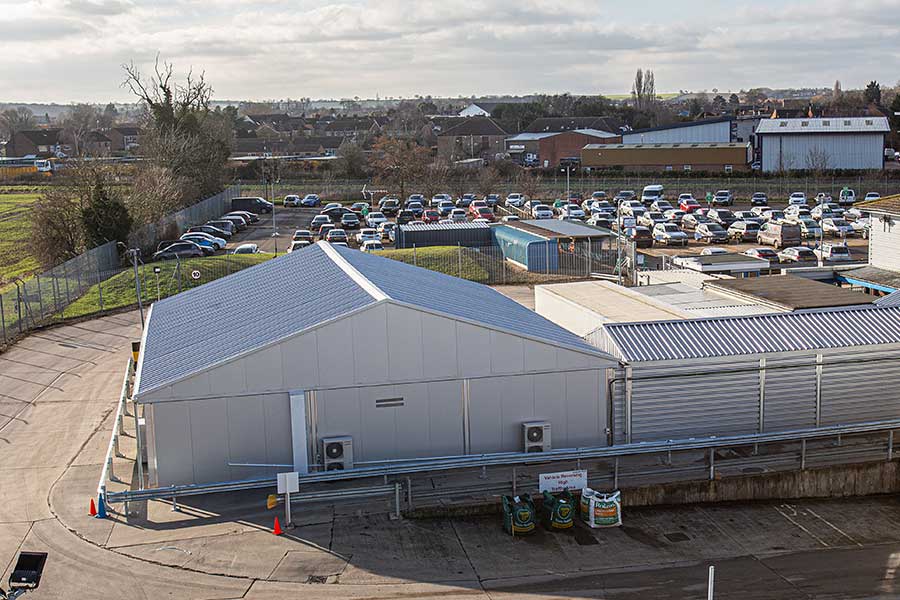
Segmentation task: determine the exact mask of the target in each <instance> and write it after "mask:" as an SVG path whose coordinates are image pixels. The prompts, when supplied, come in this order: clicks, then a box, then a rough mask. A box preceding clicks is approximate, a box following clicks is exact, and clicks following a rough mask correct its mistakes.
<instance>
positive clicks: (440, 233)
mask: <svg viewBox="0 0 900 600" xmlns="http://www.w3.org/2000/svg"><path fill="white" fill-rule="evenodd" d="M395 245H396V247H397V248H412V247H414V246H415V247H417V248H422V247H425V246H457V245H459V246H490V245H491V226H490V225H488V224H487V223H472V222H465V223H425V224H415V225H413V224H406V225H401V226H400V228H399V231H398V232H397V236H396V243H395Z"/></svg>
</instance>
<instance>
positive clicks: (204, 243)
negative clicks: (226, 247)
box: [156, 234, 217, 256]
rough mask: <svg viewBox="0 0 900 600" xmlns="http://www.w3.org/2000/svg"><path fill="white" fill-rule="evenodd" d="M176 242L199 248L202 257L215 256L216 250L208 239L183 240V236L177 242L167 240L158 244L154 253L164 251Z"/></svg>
mask: <svg viewBox="0 0 900 600" xmlns="http://www.w3.org/2000/svg"><path fill="white" fill-rule="evenodd" d="M188 235H196V234H188ZM178 242H193V243H195V244H197V245H198V246H200V250H202V251H203V256H209V255H211V254H215V252H216V250H217V248H216V245H215V244H213V243H212V242H211V241H209V240H208V239H205V238H196V239H185V238H184V236H181V238H179V239H177V240H168V241H165V242H160V243H159V244H158V245H157V246H156V251H157V252H159V251H161V250H164V249H165V248H168V247H169V246H171V245H172V244H177V243H178Z"/></svg>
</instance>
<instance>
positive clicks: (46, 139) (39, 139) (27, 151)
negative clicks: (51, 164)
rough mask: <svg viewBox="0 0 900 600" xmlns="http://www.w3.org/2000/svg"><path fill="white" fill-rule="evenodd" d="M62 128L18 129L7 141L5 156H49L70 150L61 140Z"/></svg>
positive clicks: (69, 146)
mask: <svg viewBox="0 0 900 600" xmlns="http://www.w3.org/2000/svg"><path fill="white" fill-rule="evenodd" d="M61 134H62V129H25V130H23V131H18V132H16V134H15V135H14V136H13V137H12V139H11V140H10V141H9V144H8V145H7V148H6V152H7V156H12V157H20V156H38V157H41V158H49V157H53V156H58V155H61V154H68V153H69V152H71V151H72V147H71V145H69V144H65V143H63V141H62V140H61Z"/></svg>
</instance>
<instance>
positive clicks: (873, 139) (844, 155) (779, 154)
mask: <svg viewBox="0 0 900 600" xmlns="http://www.w3.org/2000/svg"><path fill="white" fill-rule="evenodd" d="M883 151H884V134H883V133H845V134H833V133H813V134H789V135H779V134H771V135H765V136H764V137H763V138H762V170H763V171H767V172H772V171H790V170H794V169H821V168H822V166H823V165H822V164H821V163H822V162H823V161H824V166H825V168H827V169H875V170H880V169H882V168H883V167H884V153H883ZM811 162H812V164H810V163H811Z"/></svg>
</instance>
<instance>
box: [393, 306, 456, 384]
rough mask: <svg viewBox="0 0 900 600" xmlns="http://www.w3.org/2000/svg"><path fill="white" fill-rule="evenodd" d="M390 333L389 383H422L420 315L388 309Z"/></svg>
mask: <svg viewBox="0 0 900 600" xmlns="http://www.w3.org/2000/svg"><path fill="white" fill-rule="evenodd" d="M387 329H388V331H387V340H388V352H387V360H388V362H389V367H388V369H386V371H388V372H389V377H388V379H389V380H390V381H409V380H415V379H421V378H422V376H423V375H424V365H423V363H422V346H423V343H424V341H423V339H422V316H421V313H420V312H419V311H415V310H409V309H407V308H403V307H400V306H389V307H388V309H387ZM450 358H451V357H447V359H450Z"/></svg>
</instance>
